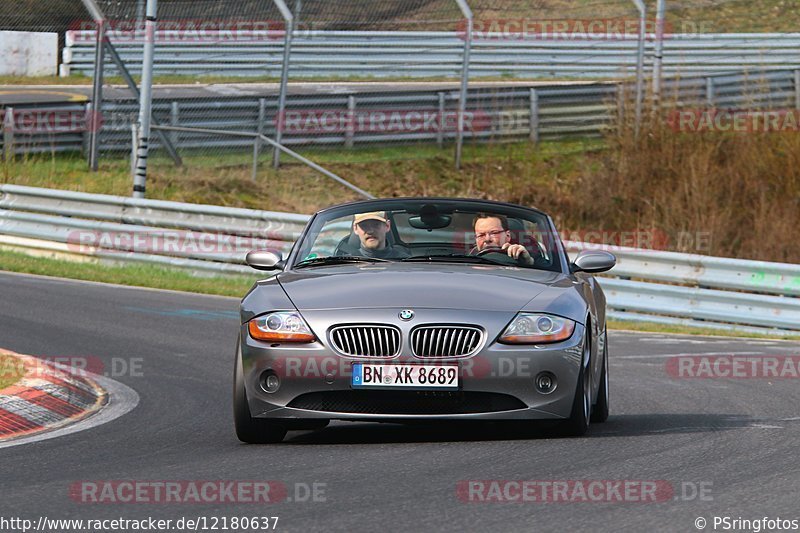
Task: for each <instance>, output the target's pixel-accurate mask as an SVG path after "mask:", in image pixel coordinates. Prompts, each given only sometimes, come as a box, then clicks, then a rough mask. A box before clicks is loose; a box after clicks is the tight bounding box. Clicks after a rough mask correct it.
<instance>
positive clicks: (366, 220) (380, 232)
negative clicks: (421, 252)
mask: <svg viewBox="0 0 800 533" xmlns="http://www.w3.org/2000/svg"><path fill="white" fill-rule="evenodd" d="M389 227H390V226H389V219H387V218H386V214H385V213H382V212H373V213H361V214H358V215H356V216H355V217H353V232H354V233H355V234H356V235H358V239H359V240H360V241H361V246H359V249H358V254H359V255H362V256H363V257H376V258H378V259H404V258H406V257H408V256H409V255H410V254H409V253H408V251H407V250H406V249H404V248H402V247H400V246H392V245H390V244H388V243H387V242H386V234H387V233H389Z"/></svg>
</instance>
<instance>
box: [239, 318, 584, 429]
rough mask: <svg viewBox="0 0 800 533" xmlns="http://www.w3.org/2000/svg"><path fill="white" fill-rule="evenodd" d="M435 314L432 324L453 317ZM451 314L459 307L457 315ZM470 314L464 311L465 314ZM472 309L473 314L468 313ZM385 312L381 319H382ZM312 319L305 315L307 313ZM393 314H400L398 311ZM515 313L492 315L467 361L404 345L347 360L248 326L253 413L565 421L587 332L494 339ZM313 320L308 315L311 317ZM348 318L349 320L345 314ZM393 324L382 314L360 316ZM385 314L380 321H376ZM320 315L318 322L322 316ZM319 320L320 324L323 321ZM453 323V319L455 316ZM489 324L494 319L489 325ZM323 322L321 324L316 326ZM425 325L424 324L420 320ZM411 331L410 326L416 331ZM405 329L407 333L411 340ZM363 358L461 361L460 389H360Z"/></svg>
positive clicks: (246, 359) (244, 350) (245, 345)
mask: <svg viewBox="0 0 800 533" xmlns="http://www.w3.org/2000/svg"><path fill="white" fill-rule="evenodd" d="M439 314H440V315H441V316H436V315H437V314H436V313H431V314H430V315H431V316H429V317H428V319H429V320H428V321H429V323H437V322H438V323H442V322H446V320H445V318H446V316H445V315H448V314H449V313H448V312H447V311H441V312H440V313H439ZM450 314H451V312H450ZM461 314H463V313H461ZM468 314H469V313H468ZM376 315H377V316H376ZM304 316H305V314H304ZM392 316H396V314H393V315H392ZM509 316H511V317H513V314H511V315H508V314H504V315H503V316H495V317H488V318H487V316H486V313H481V317H480V318H482V319H483V323H484V324H486V326H485V331H486V340H485V342H484V343H483V345H482V347H481V348H480V350H479V351H478V352H477V353H476V354H474V355H472V356H470V357H466V358H435V359H434V358H424V359H422V358H418V357H415V356H413V355H411V350H410V349H409V347H408V346H407V345H406V344H405V343H404V344H403V346H402V348H401V351H400V355H398V356H396V357H394V358H391V359H383V358H374V357H346V356H342V355H339V354H338V353H336V352H335V351H334V350H333V349H332V348H330V347H329V346H328V342H327V339H324V341H323V342H315V343H310V344H302V345H297V344H295V345H292V344H288V343H284V344H269V343H264V342H261V341H257V340H254V339H252V338H251V337H250V336H249V334H248V332H247V325H246V324H244V325H242V329H241V343H240V346H241V349H240V353H239V354H237V357H241V359H242V368H243V376H244V383H245V390H246V392H247V398H248V405H249V407H250V413H251V416H253V417H256V418H283V419H314V418H318V419H339V420H398V421H399V420H404V419H432V420H435V419H458V420H472V419H474V420H526V419H528V420H532V419H563V418H567V417H569V415H570V412H571V410H572V403H573V400H574V397H575V387H576V385H577V381H578V376H579V370H580V367H581V362H582V356H583V346H584V337H585V335H586V329H585V328H584V327H583V326H582V325H581V324H576V326H575V331H574V332H573V334H572V336H571V337H570V338H569V339H567V340H566V341H562V342H559V343H554V344H547V345H533V346H520V345H504V344H499V343H495V342H493V341H494V339H495V338H496V337H497V335H498V334H499V332H500V331H502V329H503V328H504V327H505V325H507V323H508V321H509V320H510V318H509ZM306 318H307V320H308V318H309V317H308V316H306ZM339 318H341V317H339ZM357 318H362V320H356V321H357V322H363V321H364V320H363V319H367V318H369V321H370V322H374V323H385V322H382V321H381V320H380V319H381V318H385V319H386V320H390V319H391V317H389V316H387V317H382V316H381V311H380V310H378V311H371V312H370V313H369V316H364V317H357ZM376 318H378V320H376ZM459 318H461V320H460V322H461V321H464V320H465V319H466V322H465V323H473V324H475V323H478V322H477V318H479V317H478V316H474V317H469V316H467V317H463V316H460V317H459ZM314 319H315V320H314ZM308 321H309V323H310V324H312V329H314V330H315V331H327V329H328V327H329V326H330V325H331V324H332V323H335V318H333V317H329V318H328V319H327V320H326V319H325V318H324V316H321V315H320V314H319V313H318V314H317V316H315V317H313V319H312V320H308ZM315 322H316V324H315ZM451 322H452V320H451ZM487 322H488V323H487ZM314 325H316V326H317V327H314ZM417 325H419V324H417ZM408 329H410V327H409V328H408ZM406 333H407V331H403V338H404V339H405V338H407V337H408V335H406ZM356 362H364V363H380V364H407V363H410V364H420V363H432V364H454V365H458V367H459V382H460V387H459V390H458V391H452V392H445V391H436V392H434V391H424V390H423V391H406V390H402V391H394V390H383V389H381V390H354V389H353V387H352V386H351V377H352V365H353V363H356ZM542 372H549V373H551V374H552V375H553V376H555V378H556V383H557V384H556V387H555V389H554V390H553V391H551V392H549V393H547V394H545V393H542V392H539V391H538V390H537V388H536V386H535V379H536V377H537V376H538V375H539V374H540V373H542ZM268 374H274V375H277V376H278V378H279V380H280V387H279V388H278V390H277V391H275V392H267V391H266V390H265V387H264V386H263V381H264V378H265V376H266V375H268Z"/></svg>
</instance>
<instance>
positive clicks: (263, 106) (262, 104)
mask: <svg viewBox="0 0 800 533" xmlns="http://www.w3.org/2000/svg"><path fill="white" fill-rule="evenodd" d="M265 120H267V99H266V98H259V99H258V122H257V123H256V133H258V135H259V136H258V137H257V138H256V139H255V140H254V141H253V181H256V178H257V177H258V156H259V155H261V144H262V142H261V136H262V135H264V121H265Z"/></svg>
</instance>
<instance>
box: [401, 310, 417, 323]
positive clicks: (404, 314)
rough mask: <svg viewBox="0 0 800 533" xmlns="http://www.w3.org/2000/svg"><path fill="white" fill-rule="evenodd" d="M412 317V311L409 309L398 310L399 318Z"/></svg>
mask: <svg viewBox="0 0 800 533" xmlns="http://www.w3.org/2000/svg"><path fill="white" fill-rule="evenodd" d="M412 318H414V311H412V310H411V309H403V310H402V311H400V320H411V319H412Z"/></svg>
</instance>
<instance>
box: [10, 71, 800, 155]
mask: <svg viewBox="0 0 800 533" xmlns="http://www.w3.org/2000/svg"><path fill="white" fill-rule="evenodd" d="M623 88H624V90H625V91H627V94H628V95H629V96H630V95H631V94H632V88H625V85H623V84H614V83H589V84H587V83H577V82H576V83H572V84H565V85H564V84H562V85H538V86H519V85H515V86H499V87H473V88H471V89H470V90H469V92H468V101H467V106H466V113H467V114H468V115H469V116H470V117H472V118H476V119H478V120H477V123H478V124H479V127H477V128H467V129H466V130H465V132H464V135H465V137H466V138H468V139H471V140H475V141H515V140H517V141H520V140H526V139H529V140H532V141H537V140H540V139H543V140H547V139H557V138H561V137H567V136H572V137H576V136H581V137H590V136H599V135H601V134H602V133H603V132H604V131H606V130H607V128H609V127H611V126H612V124H613V119H614V118H615V117H616V116H617V113H618V109H619V106H620V105H624V102H625V99H624V98H622V97H621V96H622V95H623ZM662 91H663V92H662V94H663V101H664V102H665V104H666V105H685V106H689V105H694V106H703V107H705V106H718V107H723V108H748V109H755V108H764V107H772V106H784V107H785V106H789V107H800V70H777V71H765V72H757V73H751V74H747V73H741V72H740V73H734V74H725V75H716V76H701V77H693V78H677V79H676V78H671V79H666V80H664V83H663V85H662ZM458 100H459V90H458V88H456V87H453V88H452V89H448V90H441V89H428V90H424V89H397V90H392V91H386V92H374V93H369V92H359V93H355V94H312V95H308V94H290V95H289V96H288V97H287V101H286V112H291V111H292V110H300V111H303V110H306V111H307V110H312V111H313V110H326V111H337V110H338V111H340V112H341V113H346V112H358V110H361V109H364V110H371V109H378V110H381V111H384V112H387V113H392V112H397V113H400V114H403V113H405V114H410V113H415V112H419V111H431V112H433V113H435V114H438V115H439V116H442V115H446V114H448V113H450V114H452V113H458ZM87 105H88V104H61V105H60V106H56V105H48V108H51V109H62V110H64V109H73V110H82V109H87V110H88V108H87V107H86V106H87ZM22 109H25V108H22ZM9 110H10V111H11V113H12V114H13V113H14V109H12V108H6V109H4V110H0V123H6V122H7V121H5V120H4V117H6V114H7V112H9ZM16 111H20V109H17V110H16ZM137 112H138V103H137V102H136V100H134V99H128V100H124V99H123V100H107V101H105V102H104V105H103V112H102V115H103V119H104V121H103V127H102V131H101V132H100V136H99V140H100V149H101V151H103V152H124V153H129V152H130V149H131V133H130V128H131V124H132V123H133V122H135V121H136V116H137ZM153 113H154V116H155V117H157V118H158V119H159V122H160V123H161V124H163V125H164V126H168V127H171V128H197V129H215V130H228V131H232V132H243V131H245V132H246V131H252V132H254V134H255V133H257V134H260V135H266V136H268V137H271V138H275V137H276V135H275V134H276V129H277V124H278V119H279V112H278V96H277V95H275V94H264V95H263V96H259V95H253V96H230V97H223V96H218V97H215V98H207V99H202V100H197V99H194V100H192V99H188V98H187V99H180V98H178V97H176V98H175V99H172V100H163V99H162V100H156V101H155V102H154V104H153ZM156 131H158V132H161V133H164V132H163V131H162V130H161V129H157V130H156ZM456 133H457V132H456V130H455V128H445V127H442V128H440V129H438V130H432V129H426V128H422V129H419V130H413V129H408V130H406V131H403V130H388V131H360V130H358V129H348V128H345V129H339V130H336V131H332V132H319V131H318V132H314V131H308V132H303V131H289V130H286V131H284V132H283V135H282V141H281V143H282V144H283V145H286V146H294V147H299V146H336V145H339V146H343V147H351V146H357V145H365V144H377V143H383V144H390V143H403V142H429V143H437V144H439V145H440V146H441V145H443V144H444V143H449V142H452V141H454V140H455V137H456ZM166 135H167V136H168V138H169V139H170V140H171V142H172V145H173V146H174V147H176V148H177V149H179V150H183V149H197V148H215V149H229V150H243V149H249V148H252V146H253V141H252V140H251V139H247V138H240V139H237V138H231V137H221V136H219V135H209V134H206V133H202V132H187V131H177V130H175V131H171V132H169V133H166ZM88 142H89V131H88V129H86V128H84V129H80V128H78V129H77V130H72V131H64V132H58V131H56V132H48V131H33V132H29V131H24V130H23V131H14V129H13V128H11V129H9V128H8V127H6V126H4V134H3V135H2V146H3V150H4V152H5V153H6V155H9V154H11V153H15V154H21V153H36V152H44V153H49V152H63V151H86V150H87V149H88ZM163 148H164V147H163V143H162V142H161V140H160V138H159V137H158V136H155V135H154V136H153V138H152V139H151V149H156V150H158V149H163Z"/></svg>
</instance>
